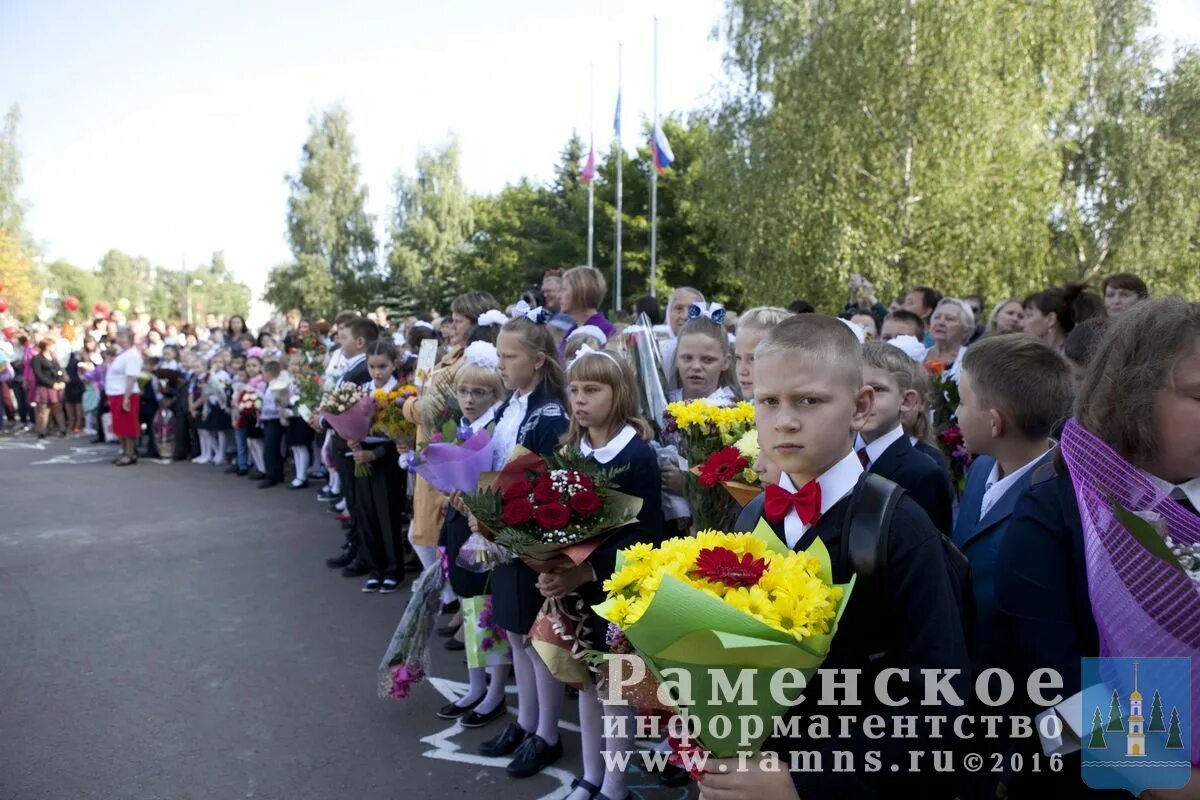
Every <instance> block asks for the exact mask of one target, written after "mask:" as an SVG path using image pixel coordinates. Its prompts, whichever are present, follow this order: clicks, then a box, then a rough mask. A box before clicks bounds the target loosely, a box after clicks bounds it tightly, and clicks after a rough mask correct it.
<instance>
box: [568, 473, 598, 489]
mask: <svg viewBox="0 0 1200 800" xmlns="http://www.w3.org/2000/svg"><path fill="white" fill-rule="evenodd" d="M573 475H574V477H575V483H577V484H579V485H580V486H582V487H583V488H584V489H587V490H588V491H592V490H593V489H595V488H596V484H594V483H592V479H591V478H589V477H588V476H587V475H584V474H582V473H579V472H576V473H573Z"/></svg>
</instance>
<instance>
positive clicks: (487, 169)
mask: <svg viewBox="0 0 1200 800" xmlns="http://www.w3.org/2000/svg"><path fill="white" fill-rule="evenodd" d="M1156 6H1157V8H1158V22H1157V29H1158V31H1159V34H1160V35H1161V36H1162V37H1163V38H1164V40H1166V41H1167V42H1168V44H1173V43H1191V44H1195V43H1200V0H1159V1H1158V3H1157V4H1156ZM723 7H724V3H723V2H722V0H602V1H600V2H596V1H593V2H582V0H440V1H438V0H435V1H434V2H430V0H424V2H413V1H412V0H390V1H388V0H338V2H333V1H332V0H327V1H326V2H304V0H288V1H287V2H285V1H284V0H209V1H208V2H205V3H183V2H173V1H169V2H150V1H149V0H109V1H108V2H94V0H89V1H88V2H84V1H83V0H0V108H7V107H8V105H9V104H11V103H12V102H14V101H15V102H17V103H19V104H20V106H21V113H22V122H21V126H20V129H19V142H20V146H21V149H22V151H23V167H24V173H25V185H24V196H25V198H26V199H27V200H28V201H29V203H30V206H31V207H30V210H29V213H28V216H27V224H28V227H29V228H30V229H31V232H32V233H33V235H34V237H35V239H36V240H37V241H38V242H39V244H40V245H41V247H42V249H43V252H44V255H45V257H46V258H47V259H54V258H65V259H68V260H70V261H72V262H74V263H77V264H80V265H94V264H95V263H96V262H97V261H98V260H99V258H100V257H101V256H102V255H103V254H104V252H105V251H106V250H108V249H110V248H114V247H115V248H119V249H122V250H125V251H126V252H129V253H131V254H134V255H145V256H147V257H148V258H149V259H150V260H151V261H152V262H153V263H155V264H159V265H163V266H167V267H171V268H177V267H179V266H181V265H182V264H183V263H185V262H186V263H187V264H188V265H195V264H197V263H199V262H201V261H204V260H207V259H208V258H209V256H210V255H211V254H212V252H213V251H214V250H224V251H225V257H226V263H227V264H228V265H229V266H230V267H231V268H232V269H233V270H234V271H235V272H236V273H237V274H238V276H239V277H241V278H242V279H243V280H245V281H247V282H248V283H249V284H250V285H251V287H252V288H253V289H254V290H255V292H256V293H257V292H258V291H259V290H260V289H261V287H262V284H263V281H264V279H265V275H266V272H267V270H268V269H269V268H270V267H271V266H272V265H273V264H276V263H279V262H281V261H285V260H287V258H288V257H289V253H288V249H287V245H286V242H285V240H284V214H285V203H286V198H287V187H286V185H285V182H284V176H285V175H286V174H287V173H288V172H291V171H293V170H294V169H295V168H296V165H297V160H298V158H299V153H300V147H301V145H302V144H303V142H304V138H305V135H306V132H307V118H308V117H309V115H311V114H313V113H315V112H318V111H320V110H321V109H323V108H325V107H327V106H328V105H330V104H332V103H335V102H340V103H343V104H344V105H345V106H346V108H347V109H348V110H349V113H350V116H351V125H352V130H353V132H354V135H355V138H356V141H357V145H358V154H359V158H360V163H361V165H362V170H363V177H364V178H365V180H366V182H367V185H368V187H369V190H370V197H369V206H368V210H369V211H371V212H372V213H374V214H376V215H377V216H378V217H379V219H380V234H381V236H382V234H383V224H384V220H385V219H386V217H387V215H388V212H389V209H390V206H391V202H392V195H391V182H392V178H393V176H394V175H395V172H396V170H397V169H405V170H411V169H412V165H413V163H414V160H415V158H416V155H417V153H418V151H419V150H420V149H421V148H422V147H430V146H435V145H437V144H439V143H440V142H442V141H444V140H445V138H446V137H447V136H448V135H449V134H450V133H452V132H453V133H456V134H457V135H458V136H459V138H460V141H461V144H462V172H463V177H464V180H465V182H466V184H467V186H468V188H470V189H471V190H473V191H494V190H497V189H499V188H501V187H502V186H504V184H506V183H509V182H512V181H516V180H517V179H519V178H520V177H522V176H529V177H532V178H537V179H545V178H547V177H549V175H550V173H551V169H552V167H553V165H554V163H555V161H556V160H557V158H558V153H559V149H560V148H561V147H562V145H563V143H564V142H565V141H566V139H567V137H568V136H569V135H570V134H571V131H572V130H573V129H574V130H578V131H579V132H580V134H581V135H583V136H584V137H585V138H586V136H587V131H588V125H589V103H588V70H589V64H592V65H594V70H595V79H594V81H595V102H594V109H595V110H594V115H595V116H594V119H595V130H596V141H597V146H598V147H602V146H605V145H606V144H607V142H608V140H609V138H610V135H611V125H612V113H613V103H614V99H615V94H616V82H617V64H616V62H617V43H618V42H623V43H624V75H625V80H624V103H623V105H624V110H623V117H624V120H625V124H624V129H625V132H626V135H625V138H626V142H625V144H626V146H627V147H628V148H630V149H632V147H633V146H635V144H636V143H635V142H633V141H632V140H631V134H633V133H634V132H636V131H637V130H638V127H637V124H636V123H638V122H640V120H642V119H644V118H648V117H649V116H650V113H651V108H652V93H651V72H652V70H651V63H652V46H651V43H652V24H653V23H652V20H653V18H654V17H655V16H657V17H658V18H659V109H660V111H661V112H663V113H667V112H670V111H685V110H689V109H692V108H694V107H696V106H697V105H699V104H701V103H703V102H705V101H706V100H708V99H711V97H712V92H713V91H714V86H715V85H716V83H717V82H718V81H719V79H720V77H721V45H720V43H719V42H717V41H715V40H714V39H713V38H712V36H711V33H712V29H713V26H714V25H715V24H716V23H717V21H718V20H719V18H720V16H721V13H722V11H723Z"/></svg>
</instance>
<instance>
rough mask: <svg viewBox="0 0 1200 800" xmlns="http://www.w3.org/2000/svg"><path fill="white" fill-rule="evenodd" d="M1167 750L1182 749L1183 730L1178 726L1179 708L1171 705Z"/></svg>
mask: <svg viewBox="0 0 1200 800" xmlns="http://www.w3.org/2000/svg"><path fill="white" fill-rule="evenodd" d="M1166 747H1167V749H1168V750H1182V749H1183V731H1182V729H1181V728H1180V727H1179V709H1178V708H1175V707H1174V706H1172V707H1171V730H1170V731H1169V732H1168V733H1167V744H1166Z"/></svg>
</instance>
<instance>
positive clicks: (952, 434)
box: [941, 425, 965, 450]
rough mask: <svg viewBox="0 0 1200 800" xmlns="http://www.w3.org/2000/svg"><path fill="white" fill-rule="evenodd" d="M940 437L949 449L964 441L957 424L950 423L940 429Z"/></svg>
mask: <svg viewBox="0 0 1200 800" xmlns="http://www.w3.org/2000/svg"><path fill="white" fill-rule="evenodd" d="M941 439H942V442H943V443H944V444H945V445H946V446H947V447H949V448H950V449H951V450H953V449H954V448H956V447H958V446H959V445H961V444H964V443H965V442H964V440H963V435H962V431H961V430H959V427H958V426H957V425H950V426H949V427H947V428H946V429H945V430H944V431H942V436H941Z"/></svg>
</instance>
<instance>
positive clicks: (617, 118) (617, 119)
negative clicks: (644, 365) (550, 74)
mask: <svg viewBox="0 0 1200 800" xmlns="http://www.w3.org/2000/svg"><path fill="white" fill-rule="evenodd" d="M622 47H623V45H622V44H621V43H620V42H618V43H617V113H616V114H615V115H614V118H613V122H614V127H615V129H616V130H615V131H614V132H615V133H616V134H617V153H616V156H617V241H616V244H615V246H614V248H613V253H614V256H615V259H616V261H615V264H614V266H613V272H614V273H615V275H616V280H615V282H616V284H617V288H616V293H615V297H614V300H615V303H616V304H615V306H614V308H615V309H616V310H617V311H620V310H621V220H622V218H623V217H622V212H621V195H622V190H621V164H622V163H623V162H624V161H625V151H624V149H623V148H622V147H621V48H622Z"/></svg>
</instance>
